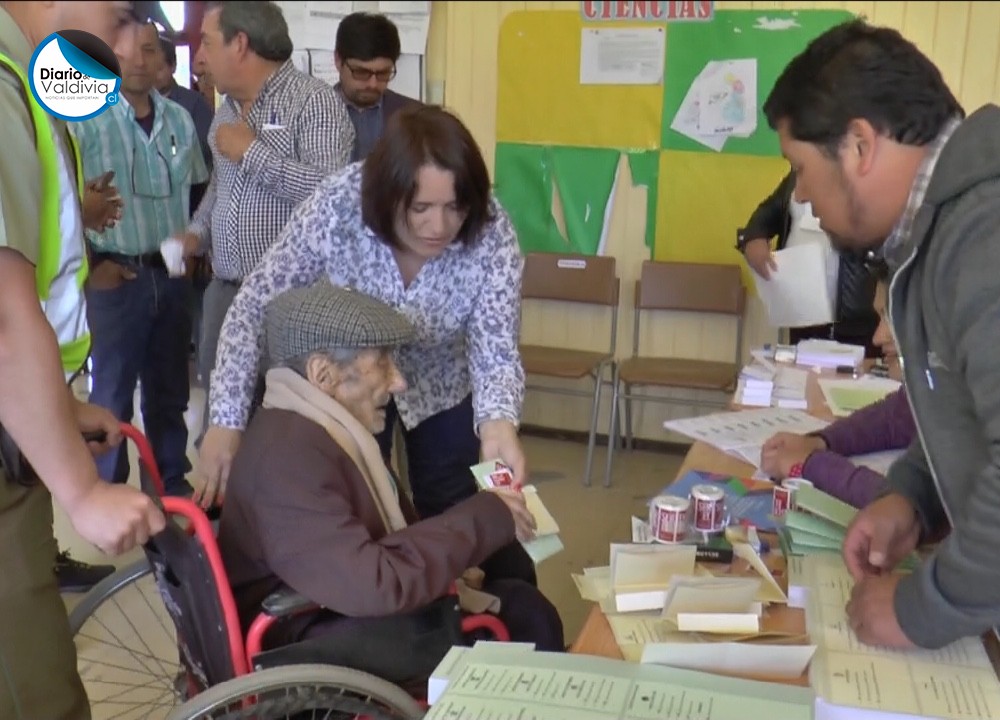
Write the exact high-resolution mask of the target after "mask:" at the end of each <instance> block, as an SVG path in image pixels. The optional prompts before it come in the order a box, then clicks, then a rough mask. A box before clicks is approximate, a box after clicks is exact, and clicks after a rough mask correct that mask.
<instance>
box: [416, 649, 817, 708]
mask: <svg viewBox="0 0 1000 720" xmlns="http://www.w3.org/2000/svg"><path fill="white" fill-rule="evenodd" d="M433 677H434V678H435V680H436V682H435V687H434V689H435V694H434V695H433V697H429V698H428V699H429V701H430V704H431V710H430V712H429V713H428V714H427V715H426V719H427V720H459V719H464V718H479V719H480V720H505V719H508V718H523V719H524V720H529V719H531V718H536V719H538V720H542V719H544V720H625V719H626V718H631V719H634V720H639V719H640V718H648V719H650V720H652V718H663V719H664V720H679V719H680V718H690V719H691V720H747V718H781V720H811V719H812V712H813V702H814V700H815V695H814V694H813V692H812V690H810V689H809V688H801V687H791V686H786V685H778V684H774V683H763V682H755V681H752V680H743V679H738V678H727V677H721V676H718V675H710V674H707V673H700V672H694V671H691V670H681V669H677V668H671V667H662V666H658V665H635V664H632V663H627V662H623V661H621V660H612V659H609V658H602V657H597V656H594V655H584V654H576V653H544V652H538V651H524V650H521V649H516V650H512V651H509V652H504V651H499V652H498V651H497V650H496V649H495V648H489V647H487V648H481V647H480V646H479V645H477V646H475V647H472V648H455V649H453V650H452V651H451V652H449V653H448V655H446V656H445V659H444V660H443V661H442V662H441V665H440V666H439V668H438V669H437V670H435V671H434V674H433ZM442 689H443V691H442V692H438V691H440V690H442Z"/></svg>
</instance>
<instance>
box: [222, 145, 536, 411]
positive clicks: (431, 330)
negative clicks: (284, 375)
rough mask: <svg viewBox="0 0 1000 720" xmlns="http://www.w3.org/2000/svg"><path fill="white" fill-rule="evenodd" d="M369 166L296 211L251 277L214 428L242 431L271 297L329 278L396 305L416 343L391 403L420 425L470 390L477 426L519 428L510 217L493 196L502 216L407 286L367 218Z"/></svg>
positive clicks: (226, 357)
mask: <svg viewBox="0 0 1000 720" xmlns="http://www.w3.org/2000/svg"><path fill="white" fill-rule="evenodd" d="M361 167H362V163H354V164H352V165H349V166H348V167H347V168H345V169H344V170H343V171H341V172H339V173H335V174H333V175H331V176H329V177H328V178H327V179H326V180H324V181H323V182H322V183H321V184H320V185H319V187H318V188H317V190H316V192H315V193H314V194H313V195H312V196H311V197H310V198H309V199H307V200H305V201H304V202H303V203H302V204H301V205H300V206H299V207H298V208H297V209H296V211H295V213H294V214H293V216H292V218H291V220H290V221H289V223H288V225H287V226H286V227H285V228H284V230H283V231H282V233H281V236H280V237H279V239H278V241H277V242H276V243H275V244H274V246H273V247H272V248H271V249H270V250H269V251H268V253H267V254H266V255H265V256H264V258H263V260H262V261H261V263H260V264H259V265H258V267H257V268H256V269H255V270H254V271H253V272H252V273H251V274H250V275H248V276H247V278H246V280H245V282H244V283H243V286H242V287H241V288H240V292H239V294H238V295H237V296H236V300H235V301H234V302H233V305H232V308H231V309H230V311H229V314H228V315H227V317H226V321H225V324H224V325H223V327H222V333H221V335H220V339H219V350H218V354H217V356H216V364H215V370H214V372H213V373H212V378H211V391H210V402H211V422H212V424H214V425H219V426H222V427H228V428H237V429H243V428H244V427H245V426H246V423H247V418H248V416H249V413H250V406H251V402H252V398H253V391H254V388H255V385H256V383H257V378H258V376H259V373H261V372H263V370H264V368H261V367H260V363H261V357H262V348H263V328H264V310H265V307H266V305H267V303H268V302H269V301H270V300H271V298H273V297H275V296H276V295H278V294H280V293H281V292H283V291H285V290H288V289H289V288H293V287H303V286H307V285H311V284H313V283H315V282H317V281H319V280H321V279H322V278H323V277H324V276H325V277H327V278H329V280H330V282H332V283H333V284H335V285H341V286H345V287H350V288H354V289H355V290H358V291H359V292H364V293H367V294H369V295H371V296H373V297H375V298H378V299H380V300H382V301H383V302H385V303H387V304H388V305H391V306H392V307H394V308H396V309H397V310H399V311H400V312H402V313H403V314H404V315H406V317H407V318H409V320H410V321H411V322H412V323H413V324H414V325H415V326H416V328H417V339H416V341H415V342H413V343H412V344H410V345H407V346H405V347H402V348H399V350H398V352H397V356H396V361H397V364H398V366H399V369H400V371H401V372H402V373H403V376H404V377H405V378H406V381H407V385H408V387H407V389H406V391H405V392H403V393H402V394H401V395H399V396H397V397H395V398H394V399H395V401H396V406H397V408H398V410H399V414H400V418H401V419H402V421H403V423H404V425H405V426H406V427H407V428H410V429H412V428H413V427H415V426H416V425H417V424H419V423H420V422H422V421H423V420H426V419H427V418H429V417H431V416H432V415H435V414H436V413H439V412H441V411H443V410H447V409H449V408H451V407H454V406H455V405H457V404H458V403H460V402H461V401H462V400H463V399H464V398H465V397H466V396H467V395H468V394H469V393H470V392H472V401H473V409H474V417H475V427H476V428H477V429H478V427H479V425H480V423H482V422H484V421H486V420H495V419H504V420H509V421H511V422H513V423H514V424H515V425H516V424H517V423H518V422H519V420H520V416H521V406H522V403H523V400H524V370H523V368H522V366H521V356H520V353H519V352H518V335H519V333H520V307H521V303H520V294H521V270H522V267H523V257H522V255H521V252H520V248H519V246H518V242H517V234H516V232H515V230H514V226H513V225H512V224H511V222H510V219H509V217H508V216H507V213H506V212H505V211H504V210H503V208H502V207H501V206H500V204H499V202H497V200H496V199H495V198H494V199H492V200H491V204H492V210H493V216H494V220H493V221H492V222H490V223H488V224H487V225H486V226H485V227H484V229H483V231H482V232H481V234H480V236H479V237H478V238H476V239H475V240H474V241H473V242H471V243H468V244H466V245H463V244H460V243H454V244H452V245H451V246H449V247H448V248H447V249H446V250H445V251H444V252H443V253H442V254H441V255H439V256H438V257H435V258H432V259H431V260H428V261H427V262H426V263H425V264H424V266H423V267H422V268H421V269H420V272H419V273H418V274H417V276H416V277H415V278H414V279H413V281H412V282H411V283H410V285H409V287H405V288H404V286H403V279H402V276H401V275H400V271H399V267H398V266H397V264H396V260H395V258H394V256H393V254H392V249H391V248H390V246H389V245H388V244H387V243H385V242H383V241H382V240H380V239H379V238H378V237H377V236H376V235H375V234H374V233H373V232H372V231H371V230H370V229H369V228H368V227H367V226H366V225H365V223H364V222H363V221H362V219H361Z"/></svg>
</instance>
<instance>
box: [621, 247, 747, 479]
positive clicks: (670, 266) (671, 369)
mask: <svg viewBox="0 0 1000 720" xmlns="http://www.w3.org/2000/svg"><path fill="white" fill-rule="evenodd" d="M745 305H746V289H745V288H744V287H743V281H742V279H741V275H740V268H739V267H738V266H736V265H711V264H703V263H682V262H658V261H654V260H647V261H645V262H644V263H643V264H642V274H641V276H640V279H639V280H638V281H636V287H635V321H634V325H633V330H632V357H630V358H629V359H627V360H623V361H621V362H619V363H617V364H616V367H615V374H614V379H613V380H612V387H613V388H614V395H613V399H612V405H611V421H610V426H609V430H608V459H607V468H606V470H605V473H604V486H605V487H608V486H610V484H611V466H612V462H613V459H614V449H615V445H616V444H617V442H618V437H617V428H618V401H619V399H621V400H624V401H625V438H626V447H627V448H628V449H631V448H632V401H633V400H639V401H648V402H660V403H668V404H669V403H673V404H683V405H705V406H710V407H726V406H727V404H728V401H729V395H731V394H732V393H733V392H734V391H735V389H736V381H737V378H738V376H739V369H740V354H741V349H742V346H743V311H744V307H745ZM654 311H673V312H698V313H710V314H722V315H732V316H734V317H735V318H736V342H735V347H734V348H733V360H732V362H721V361H715V360H697V359H689V358H674V357H650V356H644V355H642V354H641V353H640V348H639V335H640V333H639V331H640V322H641V320H642V316H643V314H644V313H645V312H654ZM634 386H640V387H642V386H645V387H661V388H684V389H692V390H703V391H715V392H718V393H720V394H724V395H723V396H722V397H720V399H719V401H718V402H714V401H711V400H702V401H691V400H678V399H674V398H668V397H662V396H655V395H643V394H639V393H634V392H632V388H633V387H634ZM623 387H624V391H622V388H623Z"/></svg>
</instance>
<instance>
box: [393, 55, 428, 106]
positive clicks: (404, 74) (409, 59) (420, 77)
mask: <svg viewBox="0 0 1000 720" xmlns="http://www.w3.org/2000/svg"><path fill="white" fill-rule="evenodd" d="M389 88H390V89H391V90H392V91H393V92H398V93H399V94H400V95H406V97H410V98H413V99H414V100H423V99H424V69H423V57H422V56H421V55H400V56H399V60H397V61H396V77H394V78H393V79H392V82H390V83H389Z"/></svg>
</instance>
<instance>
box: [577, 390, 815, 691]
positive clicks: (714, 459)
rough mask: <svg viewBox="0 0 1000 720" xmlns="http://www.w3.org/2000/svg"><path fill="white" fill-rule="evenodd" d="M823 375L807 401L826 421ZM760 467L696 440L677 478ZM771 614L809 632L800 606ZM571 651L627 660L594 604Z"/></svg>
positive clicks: (799, 681) (776, 554)
mask: <svg viewBox="0 0 1000 720" xmlns="http://www.w3.org/2000/svg"><path fill="white" fill-rule="evenodd" d="M820 376H821V375H820V374H818V373H815V372H810V373H809V380H808V382H807V384H806V401H807V403H808V405H809V410H808V412H809V413H810V414H811V415H815V416H816V417H819V418H821V419H823V420H830V421H832V420H833V419H834V416H833V413H832V412H831V411H830V408H829V407H828V406H827V403H826V400H825V398H824V397H823V391H822V389H821V388H820V386H819V382H818V379H819V377H820ZM822 376H826V377H832V376H835V374H834V373H833V372H832V371H824V372H823V373H822ZM732 407H733V409H734V410H738V409H740V407H739V406H737V405H735V404H734V405H733V406H732ZM755 469H756V468H754V467H753V466H752V465H750V464H749V463H746V462H744V461H742V460H739V459H737V458H735V457H733V456H732V455H727V454H726V453H724V452H723V451H721V450H719V449H717V448H715V447H712V446H711V445H708V444H706V443H703V442H695V443H694V444H692V445H691V448H690V450H688V453H687V455H686V456H685V458H684V462H683V463H682V464H681V467H680V470H679V471H678V474H677V477H678V478H679V477H682V476H683V475H685V474H686V473H687V472H688V471H690V470H702V471H706V472H715V473H720V474H724V475H733V476H735V477H750V476H751V475H753V473H754V471H755ZM771 546H772V548H774V549H773V550H772V552H771V557H769V558H768V565H769V566H771V567H775V566H776V565H777V566H778V567H779V569H783V567H784V557H782V555H781V551H780V549H779V548H778V544H777V542H773V543H772V545H771ZM778 581H779V583H781V585H782V586H783V587H785V588H786V591H787V583H786V582H785V578H784V577H781V578H778ZM767 613H768V617H767V618H766V619H765V623H766V624H767V625H768V626H770V627H781V628H782V629H785V630H787V631H789V632H793V633H796V634H799V633H801V634H805V633H806V621H805V612H804V611H803V610H801V609H797V608H789V607H786V606H783V605H776V606H773V607H771V608H768V610H767ZM570 652H575V653H582V654H586V655H600V656H602V657H609V658H616V659H619V660H622V659H624V658H623V656H622V653H621V650H620V649H619V647H618V643H617V642H616V641H615V636H614V633H613V632H612V631H611V625H609V624H608V620H607V618H606V617H605V616H604V613H603V612H601V608H600V607H599V606H598V605H596V604H595V605H594V606H593V607H592V608H591V609H590V614H589V615H588V616H587V619H586V621H584V624H583V628H582V629H581V630H580V634H579V635H578V636H577V639H576V642H574V643H573V645H572V646H571V648H570ZM743 677H748V678H750V679H756V680H766V681H771V682H782V683H787V684H794V685H808V684H809V678H808V676H807V674H805V673H803V674H802V675H801V676H800V677H798V678H796V679H794V680H788V679H778V678H774V677H767V676H743Z"/></svg>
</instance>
